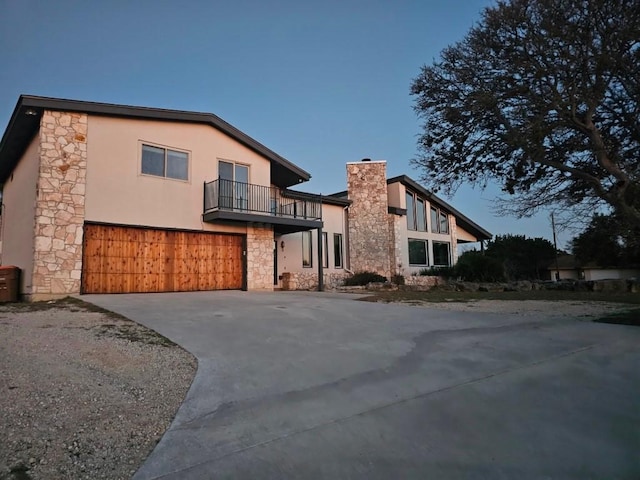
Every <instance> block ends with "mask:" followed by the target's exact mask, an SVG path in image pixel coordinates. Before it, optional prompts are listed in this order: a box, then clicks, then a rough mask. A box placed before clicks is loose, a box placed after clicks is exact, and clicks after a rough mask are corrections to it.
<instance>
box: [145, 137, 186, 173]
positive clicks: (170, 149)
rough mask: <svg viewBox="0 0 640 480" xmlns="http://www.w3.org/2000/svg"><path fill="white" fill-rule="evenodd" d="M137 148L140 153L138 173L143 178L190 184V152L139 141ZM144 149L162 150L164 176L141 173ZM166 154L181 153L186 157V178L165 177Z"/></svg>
mask: <svg viewBox="0 0 640 480" xmlns="http://www.w3.org/2000/svg"><path fill="white" fill-rule="evenodd" d="M138 143H139V148H138V151H139V152H140V163H139V165H138V167H139V168H138V172H139V175H141V176H144V177H152V178H162V179H165V180H174V181H177V182H184V183H190V182H191V151H190V150H185V149H181V148H176V147H170V146H168V145H161V144H158V143H153V142H147V141H144V140H140V141H139V142H138ZM144 147H151V148H158V149H162V150H163V151H164V174H163V175H156V174H153V173H145V172H143V171H142V157H143V153H144ZM168 152H175V153H181V154H184V155H186V156H187V178H177V177H169V176H167V159H168Z"/></svg>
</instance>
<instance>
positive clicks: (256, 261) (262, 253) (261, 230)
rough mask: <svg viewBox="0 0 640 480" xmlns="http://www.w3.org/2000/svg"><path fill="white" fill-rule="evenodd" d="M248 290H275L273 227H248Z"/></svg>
mask: <svg viewBox="0 0 640 480" xmlns="http://www.w3.org/2000/svg"><path fill="white" fill-rule="evenodd" d="M247 290H273V230H272V228H271V227H260V226H251V225H249V226H248V227H247Z"/></svg>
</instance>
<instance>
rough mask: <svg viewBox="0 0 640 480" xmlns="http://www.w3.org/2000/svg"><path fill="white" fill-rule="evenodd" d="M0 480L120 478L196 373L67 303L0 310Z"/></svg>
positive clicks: (168, 347)
mask: <svg viewBox="0 0 640 480" xmlns="http://www.w3.org/2000/svg"><path fill="white" fill-rule="evenodd" d="M0 338H1V340H0V390H1V394H0V410H1V411H2V416H1V417H0V437H1V440H0V480H28V479H32V480H38V479H43V480H44V479H92V480H93V479H128V478H131V476H132V475H133V474H134V473H135V471H136V470H137V469H138V467H139V466H140V465H141V464H142V462H144V460H145V459H146V458H147V456H148V455H149V453H150V452H151V450H152V449H153V448H154V446H155V445H156V443H157V442H158V440H160V437H161V436H162V435H163V433H164V431H165V430H166V429H167V427H168V426H169V424H170V423H171V421H172V419H173V417H174V416H175V413H176V411H177V409H178V407H179V406H180V404H181V403H182V401H183V399H184V397H185V395H186V392H187V390H188V389H189V386H190V385H191V381H192V380H193V377H194V375H195V371H196V360H195V359H194V358H193V356H192V355H191V354H189V353H188V352H186V351H184V350H182V349H181V348H179V347H177V346H176V345H174V344H172V343H171V342H169V341H168V340H166V339H165V338H163V337H161V336H159V335H158V334H156V333H155V332H153V331H151V330H148V329H146V328H145V327H142V326H140V325H138V324H136V323H134V322H131V321H129V320H127V319H125V318H123V317H120V316H118V315H115V314H110V313H108V312H107V313H105V312H102V311H99V309H97V308H96V307H93V306H92V305H89V304H85V303H84V302H80V301H78V300H74V299H67V300H63V301H59V302H49V303H36V304H8V305H0Z"/></svg>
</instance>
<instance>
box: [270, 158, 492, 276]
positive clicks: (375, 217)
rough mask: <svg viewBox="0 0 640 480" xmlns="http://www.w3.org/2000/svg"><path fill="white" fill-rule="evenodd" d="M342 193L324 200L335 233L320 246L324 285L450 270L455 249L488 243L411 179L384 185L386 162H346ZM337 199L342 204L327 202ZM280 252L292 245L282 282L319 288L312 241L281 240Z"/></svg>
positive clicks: (281, 256) (304, 236)
mask: <svg viewBox="0 0 640 480" xmlns="http://www.w3.org/2000/svg"><path fill="white" fill-rule="evenodd" d="M347 187H348V188H347V190H346V191H343V192H339V193H336V194H334V195H331V196H329V197H322V199H323V205H322V208H323V210H322V213H323V214H322V219H323V221H324V222H325V225H327V227H325V229H327V230H329V231H330V232H333V233H332V234H331V233H330V234H329V235H325V236H324V238H323V240H322V243H323V244H324V245H325V251H326V250H327V248H326V247H328V252H327V253H326V254H323V255H322V262H323V264H324V266H325V267H328V270H327V271H326V273H327V275H325V279H324V280H325V283H327V284H330V285H333V284H335V283H337V281H338V280H340V278H341V277H343V276H344V272H345V270H346V271H349V272H358V271H373V272H377V273H379V274H381V275H383V276H385V277H387V278H391V277H392V276H394V275H404V276H408V275H411V274H416V273H418V272H419V271H420V270H423V269H425V268H429V267H443V266H450V265H453V264H455V263H456V261H457V250H458V249H457V246H458V244H460V243H467V242H479V241H484V240H489V239H490V238H491V234H490V233H489V232H488V231H486V230H485V229H483V228H482V227H480V226H479V225H477V224H476V223H475V222H473V221H471V220H470V219H469V218H467V217H466V216H464V215H463V214H462V213H460V212H459V211H457V210H456V209H455V208H453V207H452V206H451V205H449V204H448V203H446V202H445V201H443V200H442V199H440V198H438V197H437V196H436V195H434V194H432V193H431V192H429V191H427V190H426V189H425V188H424V187H422V186H421V185H419V184H418V183H416V182H415V181H414V180H412V179H411V178H409V177H407V176H404V175H403V176H399V177H394V178H390V179H387V176H386V162H385V161H370V160H368V159H365V160H363V161H361V162H352V163H348V164H347ZM337 200H340V201H341V202H342V203H336V204H330V203H329V201H333V202H335V201H337ZM329 225H330V226H329ZM280 245H284V246H290V245H293V246H294V248H293V250H291V249H289V248H287V247H285V248H283V249H281V251H279V252H278V266H279V267H281V271H282V272H283V273H284V274H285V277H284V278H285V279H290V278H293V279H294V280H293V284H294V285H295V286H296V287H298V288H311V287H312V286H313V285H314V284H316V283H317V278H318V276H317V272H315V271H314V270H313V266H314V265H315V264H314V263H313V259H314V257H315V256H316V255H317V252H318V248H317V239H314V238H313V236H312V235H310V233H308V232H302V233H297V234H292V235H284V236H282V237H280ZM307 259H312V261H311V262H309V261H307ZM341 273H342V275H341ZM285 287H286V285H285Z"/></svg>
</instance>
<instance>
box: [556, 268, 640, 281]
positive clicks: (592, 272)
mask: <svg viewBox="0 0 640 480" xmlns="http://www.w3.org/2000/svg"><path fill="white" fill-rule="evenodd" d="M561 272H562V271H561ZM584 278H585V280H614V279H624V278H640V269H630V268H625V269H617V268H609V269H604V268H594V269H590V268H586V269H585V270H584Z"/></svg>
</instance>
